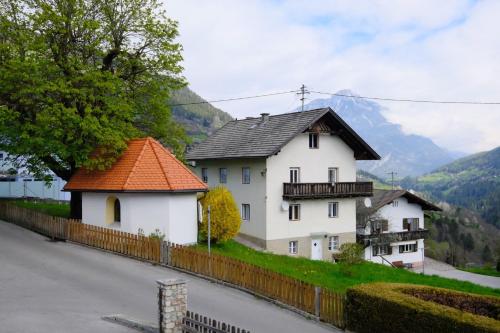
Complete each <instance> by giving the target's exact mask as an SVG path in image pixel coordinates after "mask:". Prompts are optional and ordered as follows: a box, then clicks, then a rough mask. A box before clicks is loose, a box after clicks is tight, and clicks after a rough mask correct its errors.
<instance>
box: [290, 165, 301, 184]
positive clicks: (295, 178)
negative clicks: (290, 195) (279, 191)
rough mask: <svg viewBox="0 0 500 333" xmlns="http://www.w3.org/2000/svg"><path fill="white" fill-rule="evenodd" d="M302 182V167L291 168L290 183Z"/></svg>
mask: <svg viewBox="0 0 500 333" xmlns="http://www.w3.org/2000/svg"><path fill="white" fill-rule="evenodd" d="M298 182H300V168H290V183H298Z"/></svg>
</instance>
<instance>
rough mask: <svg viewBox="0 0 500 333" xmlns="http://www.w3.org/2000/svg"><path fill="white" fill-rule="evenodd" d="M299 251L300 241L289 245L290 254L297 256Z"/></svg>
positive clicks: (291, 242)
mask: <svg viewBox="0 0 500 333" xmlns="http://www.w3.org/2000/svg"><path fill="white" fill-rule="evenodd" d="M298 250H299V242H298V241H290V242H289V243H288V253H290V254H297V251H298Z"/></svg>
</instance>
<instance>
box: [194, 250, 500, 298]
mask: <svg viewBox="0 0 500 333" xmlns="http://www.w3.org/2000/svg"><path fill="white" fill-rule="evenodd" d="M197 247H198V248H199V249H202V250H206V249H207V247H206V245H198V246H197ZM212 251H213V253H217V254H222V255H225V256H228V257H232V258H235V259H239V260H241V261H244V262H248V263H251V264H254V265H256V266H260V267H264V268H267V269H269V270H272V271H275V272H278V273H282V274H284V275H287V276H291V277H294V278H296V279H300V280H302V281H305V282H309V283H311V284H314V285H317V286H322V287H326V288H328V289H331V290H334V291H338V292H345V291H346V289H347V288H349V287H352V286H354V285H357V284H361V283H368V282H380V281H382V282H396V283H412V284H423V285H429V286H435V287H442V288H449V289H454V290H460V291H465V292H471V293H477V294H487V295H494V296H499V297H500V289H493V288H487V287H482V286H479V285H476V284H473V283H470V282H465V281H458V280H452V279H446V278H442V277H438V276H427V275H422V274H418V273H413V272H410V271H407V270H403V269H397V268H392V267H388V266H384V265H379V264H374V263H370V262H363V263H361V264H357V265H353V266H352V267H351V268H350V269H349V268H348V267H346V266H345V265H343V264H333V263H329V262H324V261H314V260H309V259H305V258H294V257H289V256H284V255H275V254H271V253H265V252H259V251H256V250H253V249H250V248H248V247H246V246H244V245H241V244H239V243H237V242H235V241H229V242H227V243H226V244H216V245H214V246H213V247H212Z"/></svg>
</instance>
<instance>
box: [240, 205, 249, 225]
mask: <svg viewBox="0 0 500 333" xmlns="http://www.w3.org/2000/svg"><path fill="white" fill-rule="evenodd" d="M241 219H242V220H243V221H250V204H241Z"/></svg>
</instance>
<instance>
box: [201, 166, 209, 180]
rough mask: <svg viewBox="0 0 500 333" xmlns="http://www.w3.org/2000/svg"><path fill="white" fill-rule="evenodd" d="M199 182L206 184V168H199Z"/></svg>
mask: <svg viewBox="0 0 500 333" xmlns="http://www.w3.org/2000/svg"><path fill="white" fill-rule="evenodd" d="M201 180H203V182H204V183H208V169H207V168H201Z"/></svg>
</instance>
